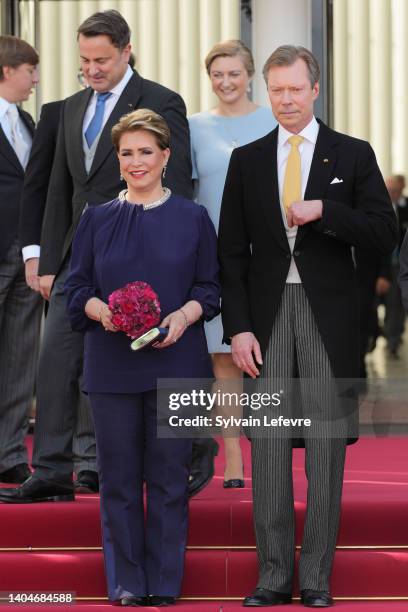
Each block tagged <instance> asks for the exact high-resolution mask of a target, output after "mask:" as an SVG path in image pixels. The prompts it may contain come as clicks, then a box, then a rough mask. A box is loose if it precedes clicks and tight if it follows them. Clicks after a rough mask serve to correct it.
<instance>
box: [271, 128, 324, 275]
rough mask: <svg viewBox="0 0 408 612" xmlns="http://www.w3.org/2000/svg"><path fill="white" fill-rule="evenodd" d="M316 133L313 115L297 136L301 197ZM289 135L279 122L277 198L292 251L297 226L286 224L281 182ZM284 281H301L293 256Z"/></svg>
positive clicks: (310, 162)
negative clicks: (298, 141) (299, 138)
mask: <svg viewBox="0 0 408 612" xmlns="http://www.w3.org/2000/svg"><path fill="white" fill-rule="evenodd" d="M318 133H319V124H318V123H317V121H316V119H315V117H313V118H312V120H311V121H310V123H308V124H307V126H306V127H305V128H304V129H303V130H302V131H301V132H300V133H299V136H303V138H304V140H303V142H301V143H300V145H299V153H300V164H301V174H302V198H303V197H304V194H305V191H306V185H307V181H308V179H309V173H310V167H311V165H312V159H313V153H314V149H315V145H316V140H317V135H318ZM291 136H293V134H292V133H291V132H288V131H287V130H286V129H285V128H284V127H283V126H282V125H280V124H279V130H278V184H279V199H280V207H281V212H282V219H283V224H284V226H285V230H286V236H287V238H288V242H289V248H290V250H291V252H292V253H293V248H294V246H295V240H296V234H297V230H298V228H297V226H294V227H289V226H288V221H287V218H286V212H285V207H284V205H283V201H282V192H283V182H284V179H285V171H286V163H287V161H288V157H289V153H290V148H291V146H290V144H289V142H288V139H289V138H290V137H291ZM286 282H287V283H301V282H302V280H301V278H300V275H299V272H298V269H297V267H296V263H295V260H294V259H293V257H292V260H291V262H290V268H289V273H288V276H287V279H286Z"/></svg>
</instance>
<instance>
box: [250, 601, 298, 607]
mask: <svg viewBox="0 0 408 612" xmlns="http://www.w3.org/2000/svg"><path fill="white" fill-rule="evenodd" d="M291 603H292V602H291V601H277V602H276V603H265V604H246V603H243V604H242V605H243V607H244V608H272V607H273V606H287V605H289V604H291Z"/></svg>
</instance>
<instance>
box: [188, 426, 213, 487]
mask: <svg viewBox="0 0 408 612" xmlns="http://www.w3.org/2000/svg"><path fill="white" fill-rule="evenodd" d="M218 449H219V445H218V442H216V441H215V440H213V439H212V438H197V439H196V440H194V441H193V457H192V460H191V468H190V480H189V482H188V495H189V497H194V495H197V493H199V492H200V491H202V490H203V489H204V487H206V486H207V485H208V483H209V482H210V481H211V479H212V477H213V476H214V458H215V457H216V456H217V455H218Z"/></svg>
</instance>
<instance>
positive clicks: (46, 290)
mask: <svg viewBox="0 0 408 612" xmlns="http://www.w3.org/2000/svg"><path fill="white" fill-rule="evenodd" d="M54 278H55V274H45V275H44V276H40V293H41V295H42V296H43V298H44V300H49V299H50V293H51V289H52V285H53V282H54Z"/></svg>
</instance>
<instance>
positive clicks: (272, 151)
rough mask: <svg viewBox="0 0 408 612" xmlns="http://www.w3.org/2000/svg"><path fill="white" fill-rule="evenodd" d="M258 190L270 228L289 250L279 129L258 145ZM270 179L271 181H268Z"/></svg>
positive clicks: (282, 245)
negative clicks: (282, 201) (280, 174)
mask: <svg viewBox="0 0 408 612" xmlns="http://www.w3.org/2000/svg"><path fill="white" fill-rule="evenodd" d="M258 147H259V149H258V150H259V156H258V159H257V165H256V169H257V189H258V190H259V195H260V201H261V204H262V206H263V209H264V213H265V216H266V219H267V220H268V222H269V225H270V228H271V230H272V232H273V234H274V236H275V238H276V239H277V241H278V242H279V244H280V245H281V247H282V248H283V249H284V250H285V251H287V250H288V239H287V237H286V230H285V226H284V224H283V220H282V213H281V207H280V198H279V183H278V128H275V129H274V130H273V131H272V132H271V133H270V134H268V135H267V136H266V137H265V138H264V139H263V140H262V141H261V142H260V143H259V145H258ZM268 177H269V180H268Z"/></svg>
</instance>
